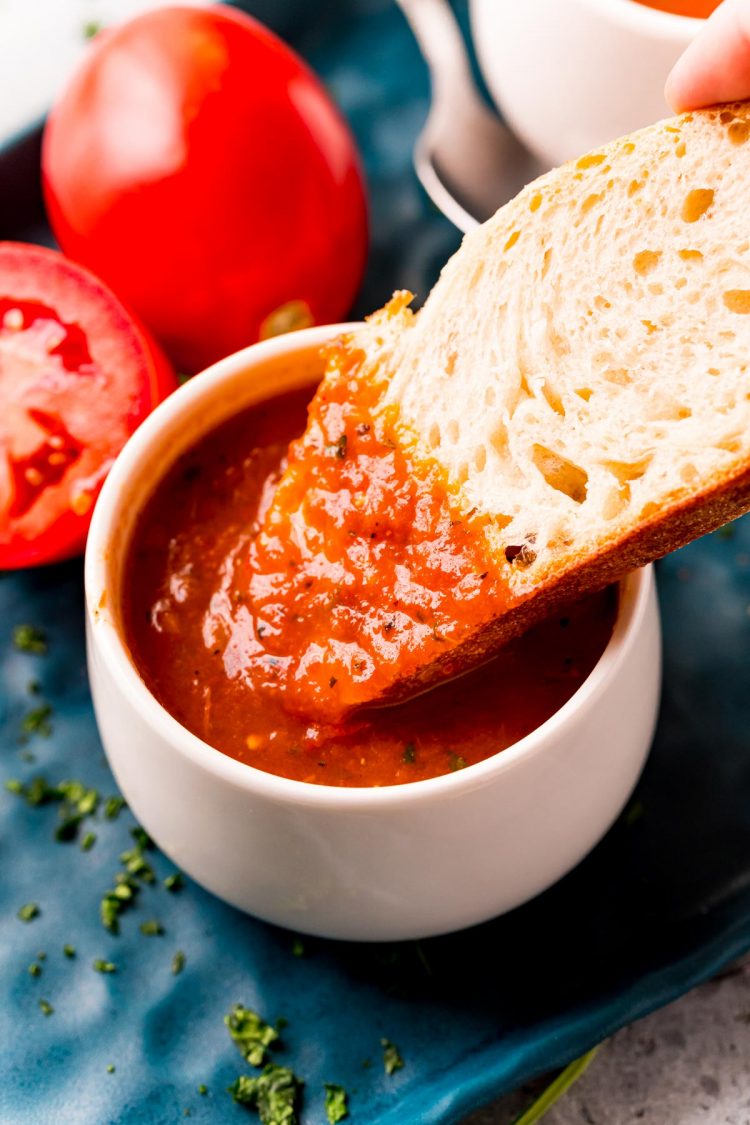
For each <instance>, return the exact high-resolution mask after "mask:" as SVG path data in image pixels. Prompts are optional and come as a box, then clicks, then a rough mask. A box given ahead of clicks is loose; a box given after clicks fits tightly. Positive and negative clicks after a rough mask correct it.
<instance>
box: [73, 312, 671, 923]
mask: <svg viewBox="0 0 750 1125" xmlns="http://www.w3.org/2000/svg"><path fill="white" fill-rule="evenodd" d="M345 329H346V326H334V327H325V328H315V329H307V330H304V331H302V332H297V333H294V334H292V335H289V336H284V337H280V338H277V339H275V340H271V341H267V342H265V343H263V344H258V345H254V346H253V347H251V348H248V349H245V350H244V351H242V352H240V353H238V354H237V355H235V356H231V357H229V358H228V359H226V360H223V361H221V362H220V363H218V364H216V365H215V366H214V367H212V368H210V369H209V370H208V371H207V372H204V373H203V374H202V375H201V376H199V377H197V378H196V379H194V380H193V381H191V383H189V384H188V385H186V386H185V387H183V388H182V389H181V390H180V391H178V392H176V393H175V394H174V395H173V396H172V397H171V398H170V399H169V400H168V401H167V402H166V403H164V404H163V405H162V406H161V407H160V408H159V409H158V410H157V411H155V413H154V414H153V415H152V416H151V417H150V418H149V419H148V420H147V422H146V423H145V424H144V425H143V426H142V427H141V429H140V430H139V431H138V433H137V434H136V435H135V436H134V438H133V439H132V440H131V442H130V443H129V444H128V446H127V447H126V448H125V450H124V451H123V453H122V455H121V457H120V458H119V459H118V461H117V463H116V464H115V467H114V468H113V470H112V472H111V474H110V477H109V478H108V481H107V483H106V485H105V488H104V490H103V492H102V496H101V499H100V501H99V503H98V505H97V509H96V512H95V515H94V521H93V524H92V530H91V533H90V537H89V545H88V550H87V559H86V596H87V616H88V621H87V628H88V647H89V667H90V678H91V685H92V692H93V697H94V705H95V709H96V714H97V720H98V723H99V728H100V731H101V735H102V739H103V743H104V746H105V750H106V752H107V755H108V757H109V760H110V762H111V765H112V768H113V770H114V772H115V775H116V777H117V780H118V783H119V784H120V787H121V789H122V791H123V794H124V795H125V797H126V799H127V800H128V803H129V804H130V805H131V807H132V809H133V811H134V813H135V815H136V816H137V817H138V818H139V820H140V821H141V822H142V823H143V825H144V827H145V828H146V829H147V830H148V831H149V833H150V834H151V835H152V836H153V837H154V838H155V840H156V841H157V843H158V844H159V845H160V846H161V847H162V848H163V849H164V851H165V852H166V853H167V854H168V855H169V856H170V857H171V858H172V859H173V860H174V861H175V862H176V863H177V864H178V865H179V866H180V867H181V868H182V869H183V870H185V871H186V872H187V873H188V874H190V875H191V876H192V877H194V878H195V879H196V880H197V881H198V882H200V883H202V884H203V885H204V886H206V887H207V888H208V889H209V890H212V891H213V892H214V893H216V894H218V895H219V896H220V897H222V898H224V899H226V900H227V901H229V902H231V903H233V904H235V905H237V906H239V907H240V908H242V909H244V910H247V911H249V912H251V913H253V914H256V915H257V916H259V917H261V918H265V919H267V920H269V921H272V922H275V923H278V924H281V925H285V926H288V927H291V928H293V929H295V930H298V931H302V932H308V933H314V934H319V935H323V936H328V937H336V938H350V939H360V940H381V939H382V940H386V939H400V938H413V937H420V936H427V935H430V934H437V933H443V932H446V931H450V930H454V929H458V928H461V927H463V926H467V925H471V924H473V923H476V922H480V921H483V920H485V919H487V918H490V917H492V916H494V915H496V914H498V913H501V912H503V911H505V910H508V909H511V908H512V907H514V906H516V905H518V904H519V903H521V902H523V901H524V900H526V899H528V898H530V897H531V896H533V895H535V894H537V893H538V892H539V891H541V890H543V889H544V888H545V887H547V886H549V885H550V884H551V883H552V882H553V881H555V880H556V879H558V878H559V877H560V876H561V875H563V874H564V873H565V872H566V871H568V870H570V868H571V867H572V866H574V865H575V864H576V863H577V862H578V861H579V860H580V859H581V858H582V857H583V855H585V854H586V852H587V851H588V850H589V849H590V848H591V847H592V846H593V845H594V844H595V843H596V842H597V841H598V840H599V839H600V837H601V836H602V835H603V834H604V832H605V831H606V830H607V828H608V827H609V826H610V825H611V823H612V822H613V820H614V819H615V818H616V816H617V815H618V813H619V812H620V810H621V809H622V807H623V805H624V803H625V801H626V800H627V798H628V796H629V794H630V792H631V790H632V788H633V785H634V784H635V781H636V779H637V777H638V774H639V772H640V769H641V767H642V764H643V761H644V759H645V756H646V753H647V751H648V747H649V744H650V741H651V736H652V732H653V725H654V721H655V715H656V709H657V705H658V695H659V666H660V652H659V629H658V614H657V609H656V601H655V592H654V584H653V577H652V571H651V569H650V568H646V569H645V570H643V571H640V572H638V573H636V574H633V575H631V576H629V577H628V578H627V579H626V580H625V581H624V582H623V583H621V584H620V586H619V587H618V588H617V589H609V590H605V591H603V592H601V593H600V594H597V595H595V596H594V597H591V598H588V599H586V600H585V601H583V602H580V603H578V604H576V605H574V606H571V607H570V608H569V609H566V611H565V613H563V614H560V615H558V616H557V617H556V618H554V619H553V620H550V621H548V622H545V623H544V624H543V625H541V626H539V627H538V628H536V629H535V630H532V631H531V632H529V633H528V634H526V635H525V636H524V637H522V638H520V639H519V640H518V641H516V642H513V643H512V644H511V645H509V646H507V648H506V649H504V650H503V651H502V652H501V653H500V654H499V655H498V657H497V658H496V659H495V660H493V661H491V662H490V663H488V664H486V665H484V666H483V667H482V668H480V669H478V670H476V671H474V672H472V673H470V674H468V675H466V676H464V677H462V678H461V679H457V680H454V681H451V682H449V683H447V684H444V685H442V686H440V687H439V688H437V689H434V690H433V691H431V692H429V693H426V694H424V695H423V696H420V697H418V698H416V699H413V700H411V701H408V702H406V703H403V704H400V705H398V706H396V707H391V708H383V709H380V710H375V709H372V710H370V711H369V712H367V711H361V712H356V713H355V714H354V715H352V716H349V717H347V718H346V720H345V721H343V722H342V723H339V724H338V725H337V726H333V727H331V726H328V727H326V726H321V725H319V724H318V725H316V724H314V723H310V722H309V721H308V720H306V719H305V717H304V716H301V715H299V714H295V713H294V711H293V710H291V711H290V710H287V709H286V708H285V707H284V705H283V699H281V700H280V699H279V697H278V694H276V695H274V694H273V693H268V692H267V691H265V690H264V685H263V684H262V683H261V682H258V680H257V678H256V679H254V678H253V676H252V675H251V674H250V673H249V671H248V669H249V668H251V666H252V660H251V659H250V656H251V651H250V648H249V646H250V645H251V643H252V638H253V637H254V636H255V635H256V632H255V631H256V630H257V627H258V622H257V621H254V620H253V619H252V606H251V605H248V603H247V601H246V598H245V593H244V591H245V571H244V569H243V568H244V567H245V566H246V552H247V546H248V543H249V542H250V541H251V539H252V536H253V534H254V533H255V531H257V527H258V521H259V519H260V517H261V515H262V513H263V511H264V507H265V506H267V504H268V500H269V498H270V495H271V493H272V491H273V487H274V484H275V481H276V480H277V478H278V474H279V471H280V467H281V466H282V464H283V459H284V454H285V449H286V446H287V444H288V442H289V440H290V439H292V438H294V437H295V436H297V435H298V434H299V433H300V432H301V430H302V429H303V427H304V423H305V409H306V403H307V401H308V399H309V398H310V397H311V395H312V391H313V389H314V386H315V384H316V382H317V380H318V379H319V377H320V375H321V374H322V367H323V361H322V358H321V354H320V349H321V347H322V346H323V345H324V344H325V343H326V342H328V341H330V340H331V339H332V338H333V337H334V336H335V335H336V334H338V333H340V332H341V331H343V330H345Z"/></svg>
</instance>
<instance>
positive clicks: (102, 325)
mask: <svg viewBox="0 0 750 1125" xmlns="http://www.w3.org/2000/svg"><path fill="white" fill-rule="evenodd" d="M14 317H18V318H19V319H23V320H24V325H23V326H19V327H17V328H9V327H8V325H9V324H11V322H12V319H13V318H14ZM50 332H51V333H52V337H50V335H49V333H50ZM58 340H60V341H61V342H59V343H58ZM176 384H177V380H176V378H175V375H174V372H173V370H172V368H171V366H170V364H169V363H168V361H167V359H166V358H165V356H164V355H163V353H162V352H161V350H160V348H159V347H158V346H157V345H156V343H155V342H154V341H153V340H152V339H151V338H150V336H149V335H148V333H147V332H146V331H145V329H143V328H142V327H141V326H140V325H139V324H138V323H137V322H136V321H135V320H134V319H133V318H132V316H131V315H130V314H129V313H128V312H127V311H126V309H125V308H124V307H123V305H122V304H121V303H120V302H119V301H118V300H117V298H116V297H115V296H114V295H113V294H112V293H111V292H110V291H109V289H107V288H106V287H105V286H104V285H103V284H102V283H101V282H100V281H99V280H98V278H96V277H94V276H93V275H92V274H91V273H89V271H88V270H85V269H83V268H82V267H81V266H78V265H76V264H75V263H73V262H69V261H67V259H65V258H64V257H63V256H62V255H61V254H58V253H56V252H55V251H53V250H47V249H44V248H43V247H41V246H30V245H25V244H23V243H13V242H0V570H4V569H11V568H16V567H22V566H37V565H41V564H43V563H49V562H55V561H58V560H60V559H64V558H69V557H71V556H73V555H76V554H79V553H80V552H81V551H82V550H83V547H84V545H85V542H86V533H87V531H88V527H89V523H90V521H91V514H92V511H93V506H94V502H95V500H96V496H97V495H98V492H99V488H100V487H101V484H102V483H103V480H104V476H105V475H106V470H107V468H108V465H109V464H110V463H111V461H112V460H113V459H114V457H115V456H116V455H117V453H118V452H119V450H120V448H121V447H122V445H124V443H125V441H126V440H127V438H128V437H129V436H130V434H131V433H133V431H134V430H135V429H136V428H137V427H138V425H139V424H140V423H141V422H142V421H143V419H144V418H145V417H146V416H147V415H148V414H149V413H150V412H151V410H153V408H154V407H155V406H156V405H157V403H159V402H160V401H161V400H162V399H163V398H165V397H166V396H167V395H168V394H169V393H170V392H171V391H172V390H174V388H175V386H176Z"/></svg>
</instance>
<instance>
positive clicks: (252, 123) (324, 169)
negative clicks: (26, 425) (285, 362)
mask: <svg viewBox="0 0 750 1125" xmlns="http://www.w3.org/2000/svg"><path fill="white" fill-rule="evenodd" d="M42 163H43V180H44V190H45V197H46V202H47V209H48V212H49V217H50V221H51V224H52V228H53V230H54V232H55V235H56V236H57V239H58V241H59V242H60V245H61V246H62V247H63V249H64V250H65V252H66V253H67V254H68V255H69V256H71V257H73V258H75V259H76V260H78V261H80V262H83V263H84V264H86V265H87V266H89V267H90V268H91V269H92V270H93V271H94V272H95V273H97V274H98V275H99V276H100V277H102V278H103V279H104V280H105V281H106V282H107V283H108V284H109V285H111V286H112V288H113V289H114V290H115V292H116V293H117V294H118V295H119V296H120V297H121V298H122V299H123V300H124V301H126V302H127V304H129V305H130V306H131V307H132V308H133V309H134V310H135V311H136V312H137V313H139V314H140V316H141V317H142V319H143V320H144V321H145V323H146V324H147V325H148V326H149V327H150V328H151V330H152V331H153V332H154V333H155V334H156V335H157V337H158V338H159V339H160V340H161V341H162V343H163V344H164V346H165V347H166V349H167V351H168V352H169V354H170V355H171V357H172V358H173V360H174V361H175V363H177V364H178V366H180V367H181V368H183V369H184V370H189V371H195V370H199V369H200V368H201V367H204V366H205V365H206V364H208V363H210V362H212V361H214V360H216V359H218V358H220V357H221V356H223V355H226V354H227V353H228V352H232V351H235V350H236V349H237V348H239V347H242V346H244V345H245V344H248V343H251V342H252V341H254V340H257V339H258V338H262V337H265V336H269V335H275V334H276V333H278V332H279V331H284V330H286V329H287V328H290V327H302V326H303V325H304V324H310V323H325V322H330V321H335V320H339V319H341V318H342V317H343V316H345V314H346V313H347V312H348V310H349V307H350V305H351V302H352V299H353V297H354V294H355V292H356V290H357V287H358V285H359V282H360V279H361V276H362V271H363V269H364V262H365V257H366V249H367V219H366V205H365V197H364V191H363V186H362V179H361V176H360V171H359V164H358V159H357V153H356V149H355V146H354V142H353V140H352V137H351V135H350V133H349V131H348V129H347V127H346V125H345V124H344V122H343V120H342V118H341V117H340V115H339V113H338V111H337V110H336V108H335V107H334V106H333V104H332V103H331V101H330V99H329V98H328V96H327V94H326V93H325V91H324V89H323V87H322V86H321V84H320V82H319V81H318V80H317V78H316V77H315V76H314V75H313V74H312V73H311V71H310V70H309V69H308V68H307V67H306V66H305V64H304V63H303V62H302V61H301V60H300V59H299V58H298V57H297V55H295V54H294V52H293V51H291V50H290V49H289V48H288V47H287V46H285V45H284V43H282V42H281V40H279V39H277V38H276V36H274V35H272V34H271V33H270V32H269V31H267V30H266V29H265V28H264V27H263V26H262V25H261V24H259V23H258V22H257V21H255V20H253V19H251V18H250V17H249V16H245V15H243V14H242V13H241V12H237V11H234V10H233V9H230V8H226V7H222V6H221V5H217V6H214V7H211V8H209V9H207V10H198V9H194V8H179V7H178V8H165V9H161V10H156V11H153V12H149V13H147V14H145V15H142V16H140V17H138V18H136V19H133V20H131V21H130V22H128V23H126V24H124V25H122V26H120V27H118V28H116V29H114V30H112V31H109V32H106V33H103V34H102V35H101V36H100V37H98V38H97V40H96V41H95V42H94V44H93V45H92V48H91V51H90V54H88V56H87V57H86V59H85V60H84V62H83V64H82V66H81V67H80V69H79V70H78V72H77V73H76V75H75V76H74V78H73V80H72V82H71V83H70V85H69V86H68V88H67V90H66V91H65V92H64V93H63V95H62V97H61V98H60V100H59V101H58V103H57V104H56V106H55V107H54V109H53V111H52V114H51V116H50V118H49V121H48V124H47V128H46V130H45V135H44V149H43V159H42Z"/></svg>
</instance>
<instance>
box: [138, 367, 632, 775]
mask: <svg viewBox="0 0 750 1125" xmlns="http://www.w3.org/2000/svg"><path fill="white" fill-rule="evenodd" d="M309 397H310V391H309V389H308V390H305V391H301V392H294V393H292V394H287V395H284V396H280V397H278V398H276V399H273V400H271V401H269V402H266V403H264V404H263V405H260V406H256V407H252V408H250V409H249V410H246V411H245V412H243V413H241V414H239V415H238V416H236V417H235V418H233V419H231V420H230V421H229V422H226V423H224V424H223V425H221V426H220V427H218V428H217V429H216V430H215V431H214V432H213V433H211V434H209V435H208V436H207V437H206V438H204V439H203V440H201V441H200V442H199V443H197V444H196V445H195V446H194V447H193V448H192V449H191V450H190V451H189V452H188V453H186V454H185V455H184V456H182V457H181V458H180V459H179V460H178V462H177V463H176V464H175V465H174V467H173V468H172V469H171V470H170V472H169V473H168V474H167V475H166V476H165V478H164V479H163V480H162V481H161V482H160V483H159V484H158V485H157V486H156V489H155V491H154V493H153V495H152V496H151V498H150V500H149V501H148V503H147V504H146V506H145V508H144V511H143V513H142V514H141V516H140V519H139V522H138V523H137V526H136V529H135V532H134V534H133V537H132V540H131V543H130V546H129V557H128V560H127V565H126V568H125V575H126V577H125V582H124V589H123V615H124V625H125V630H126V636H127V640H128V644H129V647H130V650H131V653H132V656H133V659H134V661H135V663H136V665H137V667H138V669H139V671H140V674H141V676H142V677H143V679H144V681H145V683H146V685H147V686H148V687H149V689H150V690H151V691H152V692H153V694H154V695H155V696H156V698H157V699H158V700H159V701H160V703H161V704H162V705H163V706H164V707H165V708H166V709H167V710H168V711H169V712H171V714H172V715H173V716H174V717H175V718H176V719H177V720H178V721H179V722H181V723H182V724H183V725H184V726H185V727H187V728H188V729H189V730H190V731H192V732H193V733H194V734H196V735H197V736H198V737H199V738H201V739H203V740H204V741H205V742H208V743H209V744H210V745H212V746H214V747H216V748H217V749H218V750H220V751H222V752H223V753H225V754H228V755H229V756H230V757H232V758H236V759H238V760H239V761H242V762H246V763H248V764H249V765H252V766H255V767H257V768H259V769H262V770H266V771H268V772H269V773H275V774H279V775H281V776H284V777H289V778H293V779H296V780H299V781H307V782H314V783H319V784H325V785H338V786H379V785H395V784H402V783H404V782H409V781H418V780H421V779H424V778H428V777H434V776H437V775H439V774H444V773H448V772H450V771H452V770H458V769H462V768H464V767H465V766H467V765H471V764H473V763H475V762H479V761H482V760H483V759H485V758H488V757H489V756H490V755H492V754H495V753H497V752H498V751H500V750H503V749H505V748H506V747H508V746H509V745H511V744H512V743H514V742H516V741H518V739H519V738H522V737H523V736H524V735H526V734H528V733H529V732H530V731H532V730H533V729H534V728H535V727H537V726H539V725H540V723H542V722H544V721H545V720H546V719H548V718H549V717H550V716H551V715H552V714H553V713H554V712H555V711H557V710H558V709H559V708H560V707H561V706H562V705H563V704H564V703H565V702H566V700H568V699H569V698H570V696H571V695H572V694H573V693H574V692H575V691H576V689H577V688H578V687H579V686H580V685H581V684H582V682H583V681H584V680H585V678H586V677H587V676H588V674H589V672H590V671H591V670H592V668H593V666H594V664H595V663H596V661H597V660H598V658H599V656H600V655H601V653H602V651H603V649H604V647H605V646H606V644H607V641H608V639H609V637H610V635H611V632H612V627H613V624H614V620H615V616H616V612H617V592H616V590H615V589H614V588H610V589H608V590H605V591H603V592H602V593H599V594H596V595H594V596H592V597H589V598H586V599H585V600H583V601H581V602H579V603H577V604H576V605H574V606H571V607H570V608H569V609H567V610H566V611H565V613H564V614H561V615H558V616H557V617H555V618H554V619H552V620H550V621H548V622H545V623H544V624H542V625H541V626H538V627H537V628H535V629H534V630H532V631H530V632H529V633H527V634H526V635H525V636H523V637H521V638H520V639H518V640H516V641H514V642H512V643H511V644H510V645H508V646H507V647H506V648H505V649H504V650H503V651H502V652H501V653H500V654H499V656H497V657H496V658H495V659H494V660H492V661H491V662H490V663H488V664H485V665H484V666H483V667H481V668H480V669H478V670H476V671H474V672H472V673H470V674H468V675H465V676H463V677H461V678H459V679H456V680H453V681H450V682H448V683H445V684H443V685H441V686H440V687H438V688H435V689H433V690H432V691H430V692H428V693H426V694H424V695H421V696H419V697H417V698H415V699H412V700H410V701H408V702H406V703H402V704H399V705H398V706H395V707H390V708H383V709H380V710H376V709H370V710H369V711H368V710H359V711H355V712H354V713H353V714H351V715H349V716H347V717H346V718H345V719H343V720H341V721H340V722H337V723H327V724H320V723H311V722H310V721H309V720H307V719H305V718H302V717H299V715H297V714H294V713H293V712H292V711H289V710H287V708H286V707H285V705H284V704H285V701H284V697H283V692H279V691H278V690H275V691H274V690H271V691H269V690H268V689H269V682H268V681H269V670H268V661H267V660H266V661H265V662H263V661H259V660H257V659H256V657H257V650H258V642H259V637H258V634H259V633H261V634H262V632H263V623H262V622H260V621H258V620H257V619H255V618H254V616H253V613H252V610H251V608H250V606H249V604H248V599H247V596H246V590H247V575H246V567H247V558H248V552H249V547H250V545H251V543H252V541H253V537H254V535H256V534H257V532H258V529H259V527H260V526H261V523H262V520H263V516H264V514H265V512H266V511H267V509H268V507H269V505H270V503H271V498H272V496H273V492H274V488H275V485H276V482H277V481H278V479H279V476H280V473H281V470H282V469H283V466H284V463H285V457H286V451H287V446H288V443H289V441H290V440H291V439H292V438H294V437H296V436H297V435H298V434H300V433H301V432H302V430H303V429H304V426H305V419H306V405H307V402H308V400H309ZM293 611H294V607H293V606H290V608H289V612H290V613H291V612H293ZM321 627H322V626H321Z"/></svg>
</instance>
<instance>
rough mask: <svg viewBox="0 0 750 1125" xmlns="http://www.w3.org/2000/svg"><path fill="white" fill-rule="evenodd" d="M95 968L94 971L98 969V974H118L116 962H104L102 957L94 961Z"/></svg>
mask: <svg viewBox="0 0 750 1125" xmlns="http://www.w3.org/2000/svg"><path fill="white" fill-rule="evenodd" d="M93 967H94V969H96V971H97V973H116V972H117V965H115V963H114V961H104V960H102V958H101V957H97V958H96V960H95V961H94V964H93Z"/></svg>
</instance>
